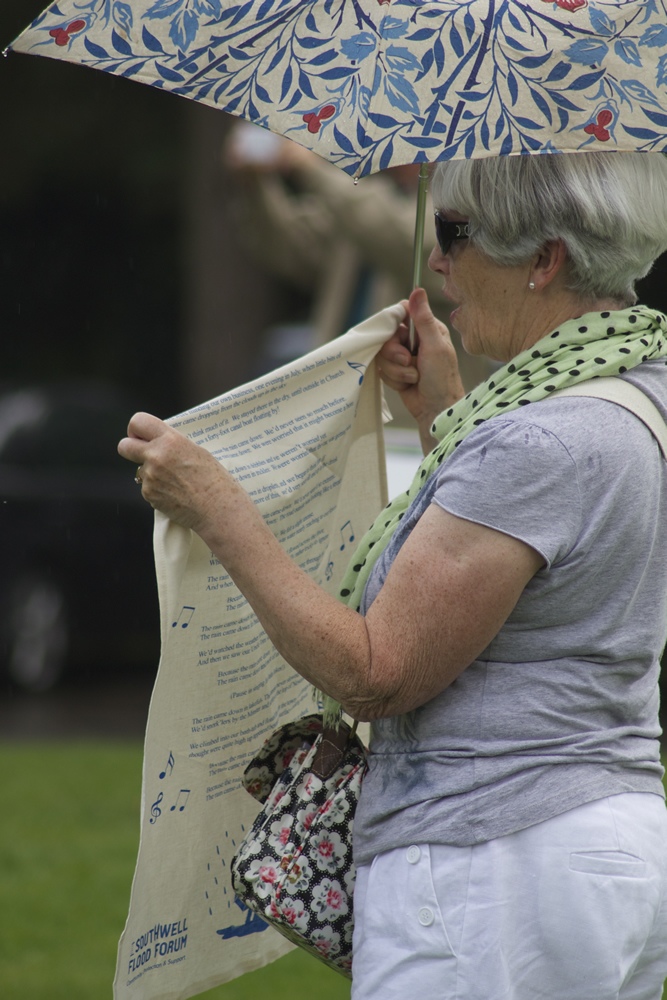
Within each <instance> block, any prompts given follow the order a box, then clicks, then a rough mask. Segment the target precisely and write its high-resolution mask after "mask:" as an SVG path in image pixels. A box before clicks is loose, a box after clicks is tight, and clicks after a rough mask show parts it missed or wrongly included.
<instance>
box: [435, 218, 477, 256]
mask: <svg viewBox="0 0 667 1000" xmlns="http://www.w3.org/2000/svg"><path fill="white" fill-rule="evenodd" d="M435 235H436V238H437V240H438V246H439V247H440V253H441V254H442V256H443V257H445V256H446V255H447V254H448V253H449V251H450V249H451V246H452V243H453V242H454V240H467V239H468V237H469V236H470V223H468V222H450V221H449V220H448V219H446V218H445V217H444V215H443V214H442V213H441V212H436V213H435Z"/></svg>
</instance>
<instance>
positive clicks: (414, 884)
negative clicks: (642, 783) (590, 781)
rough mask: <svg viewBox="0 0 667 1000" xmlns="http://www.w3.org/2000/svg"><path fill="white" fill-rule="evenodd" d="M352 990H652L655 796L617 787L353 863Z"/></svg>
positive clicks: (665, 935)
mask: <svg viewBox="0 0 667 1000" xmlns="http://www.w3.org/2000/svg"><path fill="white" fill-rule="evenodd" d="M354 911H355V929H354V961H353V966H352V972H353V984H352V1000H660V998H661V996H662V984H663V981H664V979H665V976H667V810H666V809H665V804H664V802H663V801H662V799H660V798H659V797H658V796H657V795H651V794H648V793H643V792H628V793H625V794H622V795H613V796H610V797H609V798H606V799H599V800H598V801H596V802H590V803H588V804H587V805H584V806H580V807H579V808H577V809H572V810H570V811H569V812H566V813H563V814H562V815H560V816H556V817H555V818H554V819H550V820H547V821H546V822H544V823H539V824H537V825H536V826H531V827H529V828H528V829H526V830H521V831H519V832H518V833H514V834H510V835H509V836H507V837H499V838H498V839H497V840H491V841H488V842H487V843H484V844H477V845H475V846H474V847H448V846H443V845H439V844H431V845H428V844H420V845H413V846H412V847H409V848H398V849H396V850H393V851H387V852H386V853H384V854H379V855H378V856H377V857H375V858H374V859H373V862H372V864H370V865H363V866H361V867H359V868H358V870H357V883H356V889H355V895H354Z"/></svg>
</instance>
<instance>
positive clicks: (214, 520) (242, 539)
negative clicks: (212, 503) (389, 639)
mask: <svg viewBox="0 0 667 1000" xmlns="http://www.w3.org/2000/svg"><path fill="white" fill-rule="evenodd" d="M235 485H236V484H235ZM236 491H238V494H237V495H236V496H234V497H233V500H232V503H231V504H230V503H229V501H227V502H226V504H225V507H226V510H225V512H224V513H222V514H220V515H216V514H215V513H213V514H211V515H210V516H209V519H208V523H207V524H206V526H205V527H203V528H201V529H200V530H199V534H200V535H201V537H202V539H203V540H204V541H205V542H206V544H207V545H208V546H209V548H210V549H211V551H212V552H213V553H214V554H215V555H216V556H217V558H218V559H219V560H220V562H221V563H222V565H223V566H224V567H225V569H226V570H227V572H228V573H229V575H230V577H231V578H232V580H233V581H234V583H235V584H236V586H237V587H238V588H239V590H240V591H241V592H242V593H243V595H244V596H245V597H246V599H247V601H248V603H249V604H250V605H251V607H252V608H253V610H254V611H255V614H256V615H257V617H258V618H259V620H260V622H261V624H262V627H263V628H264V629H265V631H266V633H267V635H268V636H269V638H270V640H271V642H272V643H273V645H274V646H275V647H276V649H277V650H278V652H279V653H280V654H281V656H282V657H283V658H284V659H285V660H286V661H287V662H288V663H289V664H290V665H291V666H292V667H294V669H295V670H296V671H297V672H298V673H300V674H301V675H302V677H305V678H306V679H307V680H308V681H310V682H311V683H313V684H314V685H316V686H317V687H318V688H320V689H321V690H322V691H324V692H326V693H327V694H329V695H331V696H332V697H333V698H335V699H336V700H337V701H340V702H341V703H342V704H343V706H344V707H345V708H346V709H347V710H349V711H350V712H352V713H353V712H354V706H355V705H356V706H359V705H360V704H361V703H364V702H368V701H373V700H374V699H375V697H376V692H374V691H373V690H372V683H371V676H370V665H371V656H370V639H369V635H368V631H367V628H366V624H365V621H364V618H363V617H362V616H361V615H359V614H358V613H357V612H356V611H353V610H351V609H350V608H348V607H346V606H345V605H343V604H341V603H340V602H339V601H337V600H336V599H335V598H333V597H331V596H330V595H329V594H327V593H326V592H325V591H324V590H322V588H321V587H320V586H318V585H317V584H316V583H315V581H314V580H312V579H311V578H310V577H309V576H308V574H307V573H305V572H304V571H303V570H302V569H300V568H299V566H297V565H296V563H295V562H293V561H292V559H291V558H290V557H289V556H288V555H287V553H286V552H285V550H284V549H283V548H282V546H281V545H280V543H279V542H278V541H277V539H276V538H275V536H274V535H273V534H272V532H271V531H270V529H269V528H268V527H267V526H266V524H265V522H264V520H263V518H262V516H261V514H260V513H259V511H258V509H257V507H256V506H255V505H254V504H253V503H252V501H251V500H250V498H249V497H248V496H247V494H245V491H243V490H242V488H241V487H239V486H236V489H235V490H234V493H236Z"/></svg>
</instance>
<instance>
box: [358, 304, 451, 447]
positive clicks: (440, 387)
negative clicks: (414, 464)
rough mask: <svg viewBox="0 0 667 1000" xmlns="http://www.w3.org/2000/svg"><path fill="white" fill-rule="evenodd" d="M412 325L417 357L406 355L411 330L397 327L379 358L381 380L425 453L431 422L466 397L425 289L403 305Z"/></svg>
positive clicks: (431, 443) (431, 441)
mask: <svg viewBox="0 0 667 1000" xmlns="http://www.w3.org/2000/svg"><path fill="white" fill-rule="evenodd" d="M403 305H404V306H405V308H406V310H407V312H408V315H409V316H411V317H412V319H413V320H414V324H415V346H416V347H417V348H418V350H417V354H416V356H414V357H413V356H412V355H411V354H410V350H409V347H408V344H409V329H408V326H407V324H405V323H404V324H401V326H400V327H399V328H398V330H397V331H396V333H395V334H394V336H393V337H392V338H391V339H390V340H388V341H387V343H386V344H385V345H384V347H383V348H382V350H381V351H380V352H379V354H378V356H377V363H378V369H379V372H380V377H381V378H382V381H383V382H384V383H385V384H386V385H388V386H389V388H390V389H395V390H396V391H397V392H399V393H400V394H401V399H402V400H403V402H404V403H405V406H406V408H407V409H408V411H409V412H410V413H411V414H412V416H413V417H414V418H415V420H416V421H417V423H418V424H419V434H420V438H421V443H422V448H423V449H424V454H427V453H428V452H429V451H431V449H432V448H433V447H434V446H435V444H436V441H435V439H434V438H433V437H431V426H432V424H433V421H434V419H435V418H436V417H437V416H438V414H439V413H442V411H443V410H446V409H448V408H449V407H450V406H452V405H453V404H454V403H456V402H457V401H458V400H459V399H462V398H463V396H464V390H463V384H462V382H461V376H460V375H459V366H458V362H457V360H456V351H455V349H454V345H453V344H452V342H451V339H450V336H449V330H448V329H447V327H446V326H445V324H444V323H441V322H440V320H438V319H436V318H435V316H434V315H433V313H432V312H431V307H430V305H429V302H428V297H427V295H426V292H425V291H424V289H423V288H416V289H415V290H414V292H413V293H412V295H411V296H410V299H409V301H404V302H403Z"/></svg>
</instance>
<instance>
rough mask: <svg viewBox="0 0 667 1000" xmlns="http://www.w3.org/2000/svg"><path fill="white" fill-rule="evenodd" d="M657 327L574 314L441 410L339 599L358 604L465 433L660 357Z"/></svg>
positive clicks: (647, 314)
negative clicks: (425, 449)
mask: <svg viewBox="0 0 667 1000" xmlns="http://www.w3.org/2000/svg"><path fill="white" fill-rule="evenodd" d="M610 317H612V319H611V323H610V322H608V321H609V319H610ZM664 326H667V319H665V317H664V316H662V315H661V314H660V313H657V312H654V311H653V310H650V309H647V308H646V307H644V306H635V307H632V308H631V309H625V310H619V311H615V312H613V313H612V312H611V311H609V310H606V311H604V312H601V313H587V314H586V315H584V316H582V317H576V318H575V319H573V320H570V321H569V322H567V323H565V324H563V325H562V326H560V327H559V328H558V329H557V330H554V331H553V332H551V333H550V334H548V335H547V336H546V337H545V338H544V339H543V340H542V341H540V342H539V343H538V344H537V345H535V346H531V347H530V348H529V349H528V350H527V351H523V352H522V353H521V354H519V355H518V357H516V358H514V359H513V360H512V361H511V362H510V363H509V364H507V365H505V366H504V367H501V368H500V369H498V371H496V372H495V373H494V375H493V378H492V379H489V381H488V382H486V383H484V384H483V385H481V386H479V387H478V388H477V389H475V390H474V395H473V393H472V392H469V393H468V394H467V395H466V396H465V398H463V399H461V400H459V402H458V403H456V404H455V405H454V406H451V407H449V408H448V409H447V410H446V411H445V412H444V413H442V414H440V416H439V417H437V418H436V419H435V420H434V421H433V423H432V425H431V433H432V434H433V435H434V436H435V437H436V438H438V440H439V442H440V443H439V444H438V445H437V447H436V448H435V449H434V450H433V451H432V452H431V454H430V455H428V456H427V457H426V458H425V459H424V462H423V463H422V465H421V466H420V469H419V471H418V473H417V475H416V477H415V480H414V482H413V485H412V486H411V487H410V489H409V490H408V491H407V493H405V494H401V495H400V496H399V497H398V498H395V499H394V500H392V501H391V503H389V504H388V505H387V508H386V509H387V510H389V508H391V511H390V513H389V515H388V516H389V520H387V514H385V515H384V517H382V518H379V519H378V521H376V522H375V523H374V524H373V525H372V527H371V528H370V529H369V532H368V533H367V535H366V536H365V537H364V538H363V539H362V541H361V543H360V544H359V547H358V549H357V551H356V553H355V555H354V559H353V560H352V561H351V563H350V566H349V568H348V570H347V573H346V575H345V577H344V578H343V580H342V581H341V582H340V588H341V589H340V590H339V594H340V597H341V599H343V600H345V602H346V603H347V604H349V606H350V607H357V606H358V605H359V602H360V599H361V594H362V592H363V588H364V586H365V584H366V581H367V579H368V575H369V573H370V571H371V569H372V567H373V565H374V563H375V560H376V559H377V557H378V555H379V554H380V553H381V552H382V551H384V548H385V546H386V545H387V543H388V541H389V539H390V538H391V536H392V534H393V532H394V530H395V529H396V527H397V526H398V524H399V523H400V521H401V520H402V519H403V517H404V515H405V512H406V511H407V509H408V507H409V505H410V503H411V502H412V500H413V499H414V498H415V497H416V496H417V494H418V492H419V490H420V489H421V487H422V485H423V484H424V483H425V482H426V481H427V479H428V477H429V476H430V474H431V472H433V471H434V470H435V469H437V468H438V467H439V466H440V465H441V464H442V462H443V461H444V460H445V459H447V458H448V457H449V456H450V455H451V454H452V453H453V452H454V451H456V450H457V449H458V448H460V446H461V444H462V443H463V442H464V441H465V440H466V437H467V435H468V434H469V433H470V432H473V431H478V430H479V429H480V428H481V427H482V425H483V424H485V423H487V421H488V420H492V419H493V417H494V416H497V415H499V414H500V411H501V410H504V411H511V410H513V409H517V408H518V407H525V406H529V405H531V404H533V403H537V404H539V402H540V401H541V400H543V399H545V398H547V397H548V396H549V394H550V393H552V392H555V391H556V390H558V389H561V388H564V387H565V386H567V385H572V384H573V383H576V382H579V383H581V382H584V381H585V380H586V379H592V378H598V377H600V376H601V375H605V376H607V375H622V374H624V373H625V372H627V371H629V370H631V369H632V368H633V367H634V366H635V365H637V364H641V363H642V362H644V361H647V360H651V359H657V358H663V357H664V356H665V354H667V345H664V344H663V338H664ZM621 362H623V363H621ZM665 364H667V358H665ZM603 369H604V371H603ZM479 432H480V433H483V431H481V430H479ZM371 550H373V551H372V553H371Z"/></svg>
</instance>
